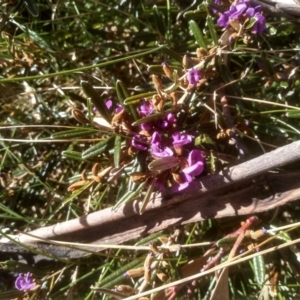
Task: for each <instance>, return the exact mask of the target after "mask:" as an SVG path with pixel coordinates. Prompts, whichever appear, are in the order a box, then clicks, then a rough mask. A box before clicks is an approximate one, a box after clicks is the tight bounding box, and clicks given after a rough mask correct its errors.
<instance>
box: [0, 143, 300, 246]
mask: <svg viewBox="0 0 300 300" xmlns="http://www.w3.org/2000/svg"><path fill="white" fill-rule="evenodd" d="M297 160H300V141H297V142H294V143H292V144H289V145H286V146H284V147H281V148H278V149H276V150H274V151H271V152H269V153H266V154H264V155H261V156H259V157H257V158H255V159H252V160H250V161H248V162H245V163H242V164H240V165H238V166H235V167H232V168H230V169H228V170H225V171H223V172H221V173H219V174H215V175H209V176H205V177H202V178H200V179H199V180H198V181H196V182H194V183H193V185H192V186H191V187H189V188H188V190H187V191H185V192H184V193H182V194H177V195H173V196H172V197H171V195H162V194H157V193H154V194H153V198H152V202H151V203H150V204H149V205H148V207H147V210H146V212H145V213H144V214H143V215H139V214H138V211H139V201H140V200H141V199H137V200H136V201H134V202H133V203H129V204H126V205H123V206H121V207H120V208H119V209H118V210H117V211H112V209H111V208H106V209H103V210H101V211H98V212H94V213H91V214H90V215H88V216H83V217H80V218H78V219H73V220H70V221H66V222H63V223H58V224H56V225H53V226H48V227H44V228H39V229H36V230H33V231H31V232H30V234H31V235H33V236H38V237H40V238H43V239H55V240H61V241H69V242H71V241H72V242H84V243H91V244H99V243H101V244H118V243H123V242H127V241H129V240H131V239H135V238H139V237H141V236H146V235H148V234H150V233H154V232H157V231H159V230H163V229H165V228H168V227H170V226H178V225H182V224H188V223H192V222H198V221H201V220H205V219H208V218H223V217H228V216H237V215H245V214H256V213H259V212H263V211H267V210H270V209H273V208H275V207H278V206H280V205H283V204H286V203H288V202H290V201H295V200H297V199H299V198H300V181H299V175H300V173H299V172H294V173H287V174H269V173H268V174H266V172H267V171H269V170H271V169H275V168H278V167H281V166H284V165H286V164H289V163H292V162H295V161H297ZM262 173H264V174H265V175H264V176H261V178H258V179H257V180H256V182H255V183H253V182H251V179H252V178H253V177H254V176H256V177H257V176H258V175H260V174H262ZM241 186H242V187H241ZM245 186H246V187H245ZM265 186H268V187H269V189H267V190H266V189H265V188H264V187H265ZM166 197H167V198H169V199H165V198H166ZM170 197H171V198H170ZM17 240H18V242H19V243H24V244H26V243H27V244H28V243H30V244H32V243H33V240H32V238H30V237H29V236H27V235H26V234H20V235H18V236H17ZM0 242H2V243H5V242H10V241H9V240H6V239H1V240H0ZM81 248H82V249H86V250H91V248H89V247H81ZM94 249H95V248H94ZM99 250H100V249H99Z"/></svg>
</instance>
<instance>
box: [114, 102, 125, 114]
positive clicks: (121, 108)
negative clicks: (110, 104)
mask: <svg viewBox="0 0 300 300" xmlns="http://www.w3.org/2000/svg"><path fill="white" fill-rule="evenodd" d="M123 109H124V108H123V106H122V105H121V104H118V105H117V107H116V109H115V114H118V113H120V112H121V111H122V110H123Z"/></svg>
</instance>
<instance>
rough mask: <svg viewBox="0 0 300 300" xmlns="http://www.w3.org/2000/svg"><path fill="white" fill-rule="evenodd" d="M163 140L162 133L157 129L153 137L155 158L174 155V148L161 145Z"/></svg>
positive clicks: (152, 143) (152, 144)
mask: <svg viewBox="0 0 300 300" xmlns="http://www.w3.org/2000/svg"><path fill="white" fill-rule="evenodd" d="M161 140H162V138H161V135H160V134H159V133H158V132H157V131H155V132H154V133H153V134H152V137H151V149H152V156H153V157H154V158H162V157H166V156H172V155H173V154H174V153H173V151H172V149H171V148H169V147H163V146H162V145H161Z"/></svg>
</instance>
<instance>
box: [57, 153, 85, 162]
mask: <svg viewBox="0 0 300 300" xmlns="http://www.w3.org/2000/svg"><path fill="white" fill-rule="evenodd" d="M62 156H63V157H64V158H67V159H73V160H79V161H84V159H83V158H82V157H81V152H77V151H71V150H66V151H63V152H62Z"/></svg>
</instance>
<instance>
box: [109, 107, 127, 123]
mask: <svg viewBox="0 0 300 300" xmlns="http://www.w3.org/2000/svg"><path fill="white" fill-rule="evenodd" d="M125 115H126V111H125V109H122V110H121V111H120V112H119V113H117V114H115V115H114V116H113V118H112V120H111V125H112V126H113V127H116V126H117V125H119V124H120V123H121V121H123V119H124V117H125Z"/></svg>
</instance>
